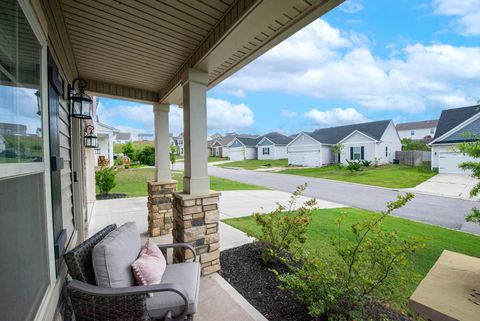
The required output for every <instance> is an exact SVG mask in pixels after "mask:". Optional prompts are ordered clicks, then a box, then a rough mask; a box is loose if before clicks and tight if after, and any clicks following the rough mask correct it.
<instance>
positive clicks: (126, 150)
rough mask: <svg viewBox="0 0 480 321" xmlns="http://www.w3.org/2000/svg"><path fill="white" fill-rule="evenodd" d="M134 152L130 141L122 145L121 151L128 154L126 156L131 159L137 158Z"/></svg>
mask: <svg viewBox="0 0 480 321" xmlns="http://www.w3.org/2000/svg"><path fill="white" fill-rule="evenodd" d="M135 152H136V151H135V148H134V147H133V143H132V142H127V143H126V144H125V145H123V146H122V153H123V154H124V155H126V156H128V158H130V160H132V161H135V160H137V159H136V153H135Z"/></svg>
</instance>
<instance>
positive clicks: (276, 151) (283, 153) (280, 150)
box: [257, 145, 287, 159]
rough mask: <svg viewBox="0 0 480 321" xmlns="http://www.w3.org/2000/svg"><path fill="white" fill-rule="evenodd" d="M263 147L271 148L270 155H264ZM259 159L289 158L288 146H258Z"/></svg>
mask: <svg viewBox="0 0 480 321" xmlns="http://www.w3.org/2000/svg"><path fill="white" fill-rule="evenodd" d="M263 148H270V154H269V155H263ZM257 155H258V156H257V157H258V159H284V158H287V146H277V145H262V146H258V148H257Z"/></svg>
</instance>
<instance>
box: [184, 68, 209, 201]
mask: <svg viewBox="0 0 480 321" xmlns="http://www.w3.org/2000/svg"><path fill="white" fill-rule="evenodd" d="M207 84H208V74H207V73H206V72H203V71H198V70H195V69H189V70H188V71H187V72H186V73H185V74H184V76H183V79H182V87H183V131H184V132H183V133H184V137H183V139H184V140H183V144H184V163H185V176H184V178H183V192H184V193H185V194H191V195H195V194H207V193H208V192H209V191H210V179H209V177H208V151H207Z"/></svg>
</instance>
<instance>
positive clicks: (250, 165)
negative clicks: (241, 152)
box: [217, 159, 288, 170]
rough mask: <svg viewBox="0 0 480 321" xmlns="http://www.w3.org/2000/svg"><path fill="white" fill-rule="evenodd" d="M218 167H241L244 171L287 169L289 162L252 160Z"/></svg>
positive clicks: (282, 160) (281, 160)
mask: <svg viewBox="0 0 480 321" xmlns="http://www.w3.org/2000/svg"><path fill="white" fill-rule="evenodd" d="M217 166H222V167H239V168H243V169H250V170H254V169H259V168H269V167H287V166H288V160H286V159H267V160H260V159H250V160H244V161H238V162H231V163H225V164H220V165H217Z"/></svg>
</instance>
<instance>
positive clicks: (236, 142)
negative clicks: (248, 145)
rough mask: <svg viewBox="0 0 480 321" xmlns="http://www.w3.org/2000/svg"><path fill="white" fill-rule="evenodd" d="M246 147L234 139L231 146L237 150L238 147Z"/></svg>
mask: <svg viewBox="0 0 480 321" xmlns="http://www.w3.org/2000/svg"><path fill="white" fill-rule="evenodd" d="M243 146H244V145H243V144H242V142H241V141H239V140H238V139H236V138H235V139H234V140H233V141H232V143H231V144H230V148H236V147H243Z"/></svg>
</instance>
